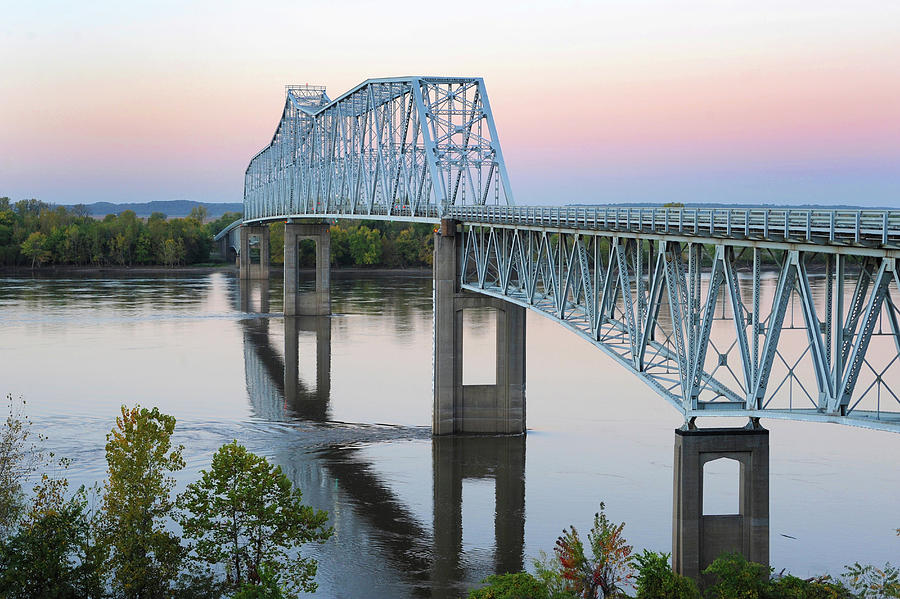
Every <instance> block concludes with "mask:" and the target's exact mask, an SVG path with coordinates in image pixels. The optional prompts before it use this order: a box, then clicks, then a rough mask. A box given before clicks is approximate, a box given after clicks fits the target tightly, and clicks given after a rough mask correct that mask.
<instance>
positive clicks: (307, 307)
mask: <svg viewBox="0 0 900 599" xmlns="http://www.w3.org/2000/svg"><path fill="white" fill-rule="evenodd" d="M303 239H312V240H314V241H315V242H316V290H315V291H307V292H300V291H298V289H297V279H298V268H299V257H300V241H301V240H303ZM284 314H285V316H324V315H328V314H331V233H330V231H329V226H328V225H325V224H316V225H308V224H296V223H288V224H286V225H285V226H284Z"/></svg>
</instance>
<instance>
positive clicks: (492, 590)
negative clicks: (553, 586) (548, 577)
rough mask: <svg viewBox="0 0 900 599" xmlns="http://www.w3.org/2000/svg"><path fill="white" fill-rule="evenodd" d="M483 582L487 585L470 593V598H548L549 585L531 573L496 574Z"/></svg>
mask: <svg viewBox="0 0 900 599" xmlns="http://www.w3.org/2000/svg"><path fill="white" fill-rule="evenodd" d="M481 582H484V583H486V585H487V586H484V587H481V588H480V589H476V590H474V591H471V592H470V593H469V599H547V597H548V596H549V594H548V591H547V585H546V584H544V583H543V582H541V581H540V580H538V579H537V578H535V577H534V576H532V575H531V574H529V573H528V572H519V573H517V574H495V575H493V576H488V577H487V578H485V579H484V580H482V581H481Z"/></svg>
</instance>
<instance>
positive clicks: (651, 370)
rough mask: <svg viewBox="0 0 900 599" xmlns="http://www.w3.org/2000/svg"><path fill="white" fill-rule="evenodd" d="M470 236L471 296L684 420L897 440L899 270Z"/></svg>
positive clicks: (564, 233)
mask: <svg viewBox="0 0 900 599" xmlns="http://www.w3.org/2000/svg"><path fill="white" fill-rule="evenodd" d="M464 228H465V232H464V241H463V244H462V250H461V251H462V256H461V261H462V262H461V263H462V265H463V267H462V269H461V279H460V287H461V288H462V289H465V290H468V291H472V292H475V293H483V294H487V295H491V296H494V297H500V298H503V299H506V300H507V301H511V302H513V303H516V304H519V305H523V306H526V307H528V308H530V309H532V310H534V311H537V312H538V313H541V314H543V315H545V316H548V317H550V318H552V319H554V320H556V321H558V322H559V323H561V324H563V325H564V326H566V327H567V328H569V329H570V330H572V331H574V332H576V333H577V334H578V335H580V336H581V337H584V338H586V339H588V340H589V341H590V342H591V343H593V344H594V345H596V346H597V347H598V348H600V349H602V350H603V351H604V352H605V353H607V354H608V355H610V356H612V357H613V358H614V359H615V360H616V361H617V362H619V363H620V364H622V365H623V366H625V367H626V368H628V369H629V370H631V371H633V372H634V373H635V374H636V375H637V376H638V377H640V378H641V379H642V380H643V381H644V382H646V383H647V384H648V385H650V386H651V387H652V388H653V389H654V390H655V391H656V392H657V393H659V394H660V395H661V396H663V397H664V398H665V399H666V400H668V401H669V402H670V403H671V404H672V405H674V406H675V407H676V408H677V409H678V410H679V411H681V412H682V413H683V414H684V416H685V418H686V419H690V418H694V417H698V416H710V415H715V416H748V417H751V418H757V417H769V418H791V419H800V420H818V421H826V422H841V423H845V424H855V425H859V426H864V427H868V428H876V429H884V430H900V397H898V394H900V365H898V364H897V362H898V360H900V325H898V322H900V317H898V308H897V306H898V299H900V286H898V284H900V273H898V270H897V264H896V259H895V258H894V257H892V256H881V257H868V256H862V257H859V256H851V255H847V254H844V253H833V254H827V253H821V252H816V251H809V250H801V249H777V248H760V247H757V246H756V245H751V244H747V243H743V242H741V241H723V240H712V239H709V240H704V241H703V242H701V241H692V242H680V241H670V240H665V239H653V238H647V237H644V236H640V235H634V234H631V235H614V234H606V233H603V234H598V233H595V232H587V231H577V230H566V229H556V228H554V229H537V228H531V229H529V228H520V227H518V226H515V225H475V224H473V225H469V226H465V227H464ZM766 279H769V281H768V283H770V284H768V285H764V284H763V283H764V282H766ZM772 283H774V284H772Z"/></svg>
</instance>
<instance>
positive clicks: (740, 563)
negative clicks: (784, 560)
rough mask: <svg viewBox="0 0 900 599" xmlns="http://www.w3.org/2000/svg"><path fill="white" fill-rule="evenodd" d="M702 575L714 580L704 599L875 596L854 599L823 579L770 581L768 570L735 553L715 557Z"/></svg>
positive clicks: (829, 581)
mask: <svg viewBox="0 0 900 599" xmlns="http://www.w3.org/2000/svg"><path fill="white" fill-rule="evenodd" d="M703 573H704V574H705V575H707V576H711V577H713V579H714V582H713V583H712V584H711V586H710V587H709V588H708V589H707V591H706V597H709V598H711V599H735V598H746V599H853V598H854V597H877V596H878V595H869V594H859V595H856V594H854V593H852V592H851V591H850V590H849V589H847V587H845V586H844V585H843V584H841V583H840V582H839V581H836V580H832V579H830V578H829V577H827V576H823V577H820V578H812V579H809V580H804V579H801V578H797V577H795V576H784V577H781V578H771V573H772V569H771V568H769V567H766V566H764V565H762V564H757V563H755V562H748V561H747V560H746V559H745V558H744V556H742V555H740V554H737V553H728V554H725V555H721V556H719V557H718V558H716V560H715V561H714V562H713V563H712V564H710V565H709V567H707V568H706V570H704V571H703Z"/></svg>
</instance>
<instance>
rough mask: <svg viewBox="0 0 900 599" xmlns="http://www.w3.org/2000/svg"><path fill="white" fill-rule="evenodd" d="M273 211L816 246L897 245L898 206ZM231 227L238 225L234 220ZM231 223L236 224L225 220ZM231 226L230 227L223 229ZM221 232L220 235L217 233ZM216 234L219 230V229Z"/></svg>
mask: <svg viewBox="0 0 900 599" xmlns="http://www.w3.org/2000/svg"><path fill="white" fill-rule="evenodd" d="M347 208H348V209H347V210H343V209H341V207H340V206H337V207H332V208H331V209H330V210H329V211H328V212H324V211H322V212H319V211H315V212H312V213H305V214H283V215H282V214H277V212H278V211H277V210H276V211H274V212H273V213H272V214H270V215H266V216H264V217H262V218H261V219H257V220H269V219H278V218H292V217H293V218H303V217H311V218H354V219H366V218H378V219H392V218H396V219H398V220H420V221H423V222H437V221H439V220H440V219H442V218H452V219H454V220H458V221H460V222H462V223H465V224H503V225H514V226H532V227H542V228H546V227H551V228H560V229H581V230H590V231H607V232H630V233H651V234H658V235H680V236H688V237H704V238H710V237H712V238H721V239H760V240H770V241H788V242H807V243H818V244H841V245H865V246H900V210H845V209H836V210H828V209H815V210H813V209H777V208H666V207H652V208H643V207H642V208H632V207H627V206H577V207H575V206H573V207H568V206H559V207H554V206H450V207H448V208H446V209H445V210H440V209H439V208H438V207H436V206H419V207H417V208H416V209H415V210H412V209H411V208H410V206H408V205H395V206H393V207H391V209H390V211H388V210H387V209H386V208H384V207H376V208H374V209H372V210H371V211H370V212H365V213H360V212H354V211H353V209H352V208H351V207H349V206H347ZM235 224H237V223H235ZM231 226H234V225H231ZM229 229H230V227H229ZM223 233H224V232H223ZM220 235H222V233H220Z"/></svg>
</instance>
